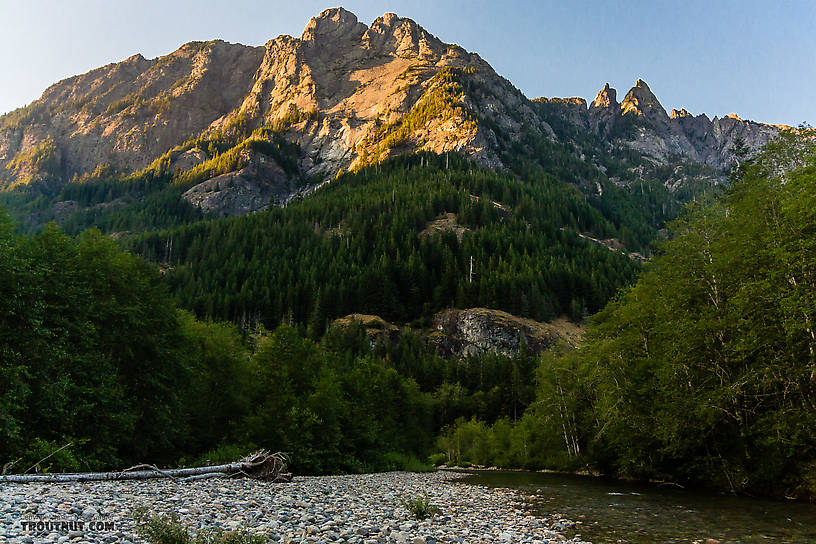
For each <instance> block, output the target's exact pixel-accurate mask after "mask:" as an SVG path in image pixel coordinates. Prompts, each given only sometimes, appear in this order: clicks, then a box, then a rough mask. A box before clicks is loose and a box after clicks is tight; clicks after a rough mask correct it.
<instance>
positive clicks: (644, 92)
mask: <svg viewBox="0 0 816 544" xmlns="http://www.w3.org/2000/svg"><path fill="white" fill-rule="evenodd" d="M621 112H622V113H623V114H624V115H626V114H630V113H633V114H635V115H643V116H645V117H647V118H651V119H654V120H663V119H666V118H668V115H667V114H666V110H664V109H663V106H662V105H661V104H660V101H659V100H658V99H657V97H656V96H655V95H654V93H652V90H651V89H650V88H649V86H648V85H647V84H646V82H645V81H643V80H642V79H638V80H637V82H636V83H635V86H634V87H632V88H631V89H630V90H629V92H628V93H627V94H626V97H625V98H624V99H623V101H622V102H621Z"/></svg>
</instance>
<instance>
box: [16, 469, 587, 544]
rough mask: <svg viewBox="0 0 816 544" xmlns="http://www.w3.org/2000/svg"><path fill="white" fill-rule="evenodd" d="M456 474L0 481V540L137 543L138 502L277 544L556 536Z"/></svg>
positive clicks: (549, 522)
mask: <svg viewBox="0 0 816 544" xmlns="http://www.w3.org/2000/svg"><path fill="white" fill-rule="evenodd" d="M460 477H461V475H460V474H456V473H450V472H436V473H431V474H413V473H403V472H390V473H382V474H363V475H352V476H324V477H297V478H295V479H294V480H293V481H292V482H291V483H285V484H282V483H276V484H272V483H264V482H259V481H254V480H246V479H244V480H208V481H207V480H205V481H200V482H190V483H176V482H173V481H170V480H150V481H141V482H99V483H90V484H61V485H53V484H49V485H45V484H13V485H4V486H2V487H0V543H8V544H11V543H19V544H35V543H39V542H54V543H63V542H70V543H84V542H99V543H107V544H113V543H121V544H127V543H132V544H137V543H140V542H142V540H141V539H139V538H138V537H137V535H136V533H135V521H134V520H133V510H134V509H135V508H137V507H139V506H146V507H147V508H149V510H150V511H151V512H153V513H171V512H176V513H177V514H178V515H179V517H180V519H181V520H182V522H184V523H186V524H189V525H190V527H191V528H193V529H199V528H213V527H219V528H222V529H225V530H232V529H245V530H247V531H249V532H251V533H257V534H263V535H265V536H267V537H268V539H269V542H271V543H281V544H284V543H289V542H305V543H308V544H320V543H329V542H338V543H347V544H389V543H394V544H445V543H465V542H474V543H487V542H499V543H519V544H525V543H526V544H536V543H547V542H562V541H565V540H566V537H564V536H563V535H562V534H560V533H559V532H557V531H556V530H554V529H553V528H554V527H555V528H558V529H560V528H561V527H563V525H562V523H563V521H564V520H563V519H555V518H554V519H546V518H535V517H533V516H532V515H529V514H528V513H527V509H526V508H525V506H524V504H523V497H522V496H521V495H520V494H518V493H517V492H516V491H513V490H509V489H494V488H489V487H483V486H474V485H468V484H463V483H461V482H458V481H457V480H458V479H459V478H460ZM423 496H427V497H428V498H429V499H430V501H431V503H432V504H434V505H436V506H438V507H439V508H440V510H441V513H440V514H438V515H437V516H435V517H433V518H432V519H430V520H426V521H417V520H415V519H413V517H412V516H411V514H410V513H409V512H408V511H407V510H406V508H404V507H403V506H402V505H401V503H400V500H401V499H410V498H416V497H423ZM31 521H33V522H35V524H34V525H33V527H32V525H30V523H29V522H31ZM40 521H42V522H43V524H45V523H49V522H51V529H50V530H48V529H46V528H44V529H43V530H42V531H40V530H38V527H39V526H38V522H40ZM79 522H82V527H80V526H79ZM63 523H64V524H65V525H67V526H63V525H62V524H63ZM72 523H73V525H72ZM576 542H577V540H576Z"/></svg>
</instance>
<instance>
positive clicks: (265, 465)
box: [0, 450, 292, 483]
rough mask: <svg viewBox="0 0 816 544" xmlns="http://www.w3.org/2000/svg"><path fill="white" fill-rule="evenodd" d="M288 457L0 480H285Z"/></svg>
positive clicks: (263, 454) (275, 455)
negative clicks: (241, 478) (196, 465)
mask: <svg viewBox="0 0 816 544" xmlns="http://www.w3.org/2000/svg"><path fill="white" fill-rule="evenodd" d="M287 465H288V459H287V457H286V455H284V454H283V453H280V452H278V453H272V454H270V453H269V452H267V451H265V450H261V451H258V452H256V453H253V454H251V455H248V456H246V457H244V458H243V459H241V460H240V461H236V462H234V463H227V464H225V465H210V466H205V467H192V468H171V469H160V468H157V467H155V466H153V465H136V466H135V467H130V468H126V469H124V470H120V471H116V472H76V473H55V474H4V475H2V476H0V483H61V482H103V481H120V480H149V479H157V478H170V479H172V480H174V481H177V482H186V481H196V480H202V479H207V478H238V477H247V478H252V479H255V480H263V481H267V482H288V481H290V480H291V479H292V475H291V474H290V473H288V472H286V468H287Z"/></svg>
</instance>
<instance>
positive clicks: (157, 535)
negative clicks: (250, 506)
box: [133, 507, 266, 544]
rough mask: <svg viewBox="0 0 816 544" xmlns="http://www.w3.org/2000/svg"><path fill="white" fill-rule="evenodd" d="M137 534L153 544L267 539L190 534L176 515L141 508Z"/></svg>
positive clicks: (243, 543)
mask: <svg viewBox="0 0 816 544" xmlns="http://www.w3.org/2000/svg"><path fill="white" fill-rule="evenodd" d="M133 518H134V519H135V520H136V523H137V526H136V532H137V533H138V534H139V536H141V537H142V538H144V539H145V540H147V541H148V542H150V543H152V544H263V543H265V542H266V539H265V538H264V537H263V536H261V535H253V534H251V533H248V532H246V531H221V530H215V529H213V530H203V531H198V532H197V533H194V534H193V533H190V531H189V529H188V528H187V527H186V526H185V525H183V524H182V523H181V521H180V520H179V518H178V515H176V514H175V513H172V514H167V515H162V514H148V513H147V508H145V507H139V508H137V509H136V510H135V511H134V513H133Z"/></svg>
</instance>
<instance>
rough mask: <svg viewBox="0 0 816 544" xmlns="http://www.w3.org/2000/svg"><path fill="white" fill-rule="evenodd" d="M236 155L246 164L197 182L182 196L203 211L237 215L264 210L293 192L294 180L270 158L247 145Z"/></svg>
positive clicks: (219, 214) (216, 214)
mask: <svg viewBox="0 0 816 544" xmlns="http://www.w3.org/2000/svg"><path fill="white" fill-rule="evenodd" d="M240 158H241V161H242V162H243V163H245V164H246V166H244V167H243V168H241V169H240V170H238V171H236V172H228V173H226V174H221V175H219V176H215V177H213V178H210V179H208V180H207V181H204V182H202V183H199V184H197V185H195V186H193V187H191V188H190V189H188V190H187V191H185V192H184V194H183V195H182V198H184V199H185V200H187V201H188V202H190V203H191V204H193V205H195V206H197V207H198V208H200V209H201V211H203V212H204V213H208V214H212V215H215V216H226V215H239V216H240V215H247V214H249V213H253V212H257V211H261V210H265V209H267V208H269V206H273V205H276V204H278V203H280V202H282V201H284V200H285V199H286V198H288V197H289V196H290V195H291V194H293V193H294V192H295V190H296V188H295V186H294V183H293V182H292V180H290V179H289V177H288V176H287V175H286V172H284V171H283V169H282V168H281V167H280V166H279V165H278V164H277V163H276V162H275V161H274V159H272V158H270V157H267V156H266V155H264V154H262V153H258V152H254V151H251V150H250V149H243V150H242V151H241V157H240Z"/></svg>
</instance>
